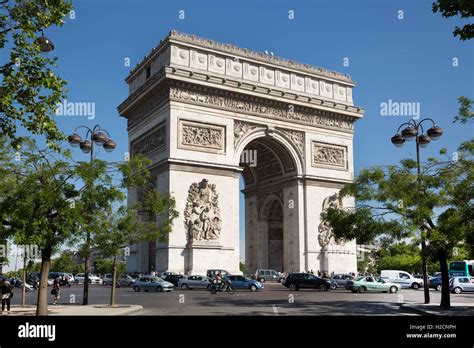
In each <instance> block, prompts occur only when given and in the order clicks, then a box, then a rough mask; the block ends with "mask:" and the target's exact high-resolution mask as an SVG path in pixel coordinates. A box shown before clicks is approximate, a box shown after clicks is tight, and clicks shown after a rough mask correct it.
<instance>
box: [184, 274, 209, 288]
mask: <svg viewBox="0 0 474 348" xmlns="http://www.w3.org/2000/svg"><path fill="white" fill-rule="evenodd" d="M178 287H180V288H181V289H183V290H188V289H208V290H209V288H210V287H211V279H210V278H208V277H206V276H200V275H191V276H183V277H182V278H180V279H178Z"/></svg>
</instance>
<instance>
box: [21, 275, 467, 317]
mask: <svg viewBox="0 0 474 348" xmlns="http://www.w3.org/2000/svg"><path fill="white" fill-rule="evenodd" d="M110 289H111V288H110V286H107V287H106V286H102V285H92V286H91V287H90V292H89V303H90V304H107V303H109V301H110ZM430 293H431V301H432V303H439V301H440V299H441V294H440V293H439V292H437V291H434V290H431V292H430ZM36 297H37V292H36V291H31V292H28V293H27V304H32V305H34V304H36ZM49 297H50V300H52V296H51V295H49ZM116 300H117V304H136V305H141V306H143V310H142V311H140V312H136V313H134V315H357V316H359V315H415V314H414V313H410V312H403V311H401V310H400V308H399V305H400V303H423V291H422V290H412V289H403V290H402V291H401V292H400V293H397V294H389V293H388V294H384V293H364V294H359V293H355V294H354V293H351V292H350V291H348V290H344V289H337V290H335V291H328V292H318V291H316V290H309V289H304V290H299V291H294V292H290V291H289V290H288V289H286V288H285V287H284V286H282V285H281V284H278V283H266V284H265V289H264V290H262V291H259V292H255V293H252V292H250V291H246V290H239V291H237V292H236V293H235V294H233V295H230V294H227V293H217V294H215V295H212V294H210V293H209V292H208V291H206V290H181V289H175V290H173V291H172V292H170V293H156V292H143V291H141V292H139V293H136V292H134V291H133V289H132V288H119V289H117V297H116ZM473 300H474V293H468V294H467V293H463V294H460V295H455V294H453V295H452V296H451V301H452V302H472V301H473ZM20 301H21V291H20V289H15V296H14V298H13V299H12V304H13V305H18V304H20ZM59 302H60V303H63V304H67V303H81V302H82V286H81V285H74V286H72V287H71V288H62V290H61V299H60V301H59Z"/></svg>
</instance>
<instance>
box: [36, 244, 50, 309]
mask: <svg viewBox="0 0 474 348" xmlns="http://www.w3.org/2000/svg"><path fill="white" fill-rule="evenodd" d="M51 254H52V247H51V245H48V246H46V247H44V249H43V250H42V251H41V275H40V283H39V288H38V302H37V305H36V315H48V275H49V269H50V268H51Z"/></svg>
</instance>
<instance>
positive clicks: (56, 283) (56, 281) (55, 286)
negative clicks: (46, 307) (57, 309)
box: [51, 275, 61, 305]
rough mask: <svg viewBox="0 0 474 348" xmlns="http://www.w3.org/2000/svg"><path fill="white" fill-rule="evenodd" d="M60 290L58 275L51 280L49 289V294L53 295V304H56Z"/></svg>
mask: <svg viewBox="0 0 474 348" xmlns="http://www.w3.org/2000/svg"><path fill="white" fill-rule="evenodd" d="M60 290H61V279H60V277H59V275H58V276H57V277H56V278H55V279H54V282H53V289H52V290H51V295H53V296H54V298H53V304H54V305H57V304H58V301H59V298H60V294H59V293H60Z"/></svg>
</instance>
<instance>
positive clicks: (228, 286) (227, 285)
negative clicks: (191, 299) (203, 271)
mask: <svg viewBox="0 0 474 348" xmlns="http://www.w3.org/2000/svg"><path fill="white" fill-rule="evenodd" d="M209 291H210V292H211V294H213V295H214V294H217V293H218V292H225V291H227V292H228V293H229V294H233V293H234V292H235V288H234V286H233V285H232V283H231V282H230V280H224V282H223V283H222V284H219V283H217V282H213V283H212V285H211V287H210V288H209Z"/></svg>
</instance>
